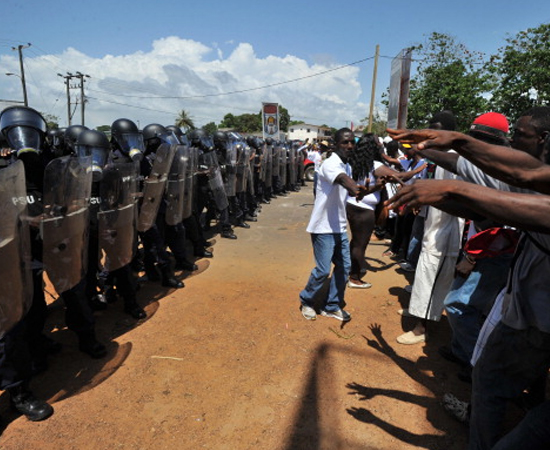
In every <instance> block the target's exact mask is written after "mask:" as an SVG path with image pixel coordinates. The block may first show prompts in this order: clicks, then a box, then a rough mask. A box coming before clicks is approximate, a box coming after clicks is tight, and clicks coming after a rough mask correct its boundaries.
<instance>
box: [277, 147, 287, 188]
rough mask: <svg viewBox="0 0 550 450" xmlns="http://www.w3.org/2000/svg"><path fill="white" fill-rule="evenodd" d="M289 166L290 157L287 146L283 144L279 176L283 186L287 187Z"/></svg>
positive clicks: (280, 151) (280, 153) (280, 148)
mask: <svg viewBox="0 0 550 450" xmlns="http://www.w3.org/2000/svg"><path fill="white" fill-rule="evenodd" d="M287 168H288V157H287V153H286V148H285V147H283V146H281V147H279V176H280V178H281V186H282V187H283V189H285V186H286V180H287V173H288V171H287Z"/></svg>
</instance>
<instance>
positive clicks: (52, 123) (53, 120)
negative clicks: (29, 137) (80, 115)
mask: <svg viewBox="0 0 550 450" xmlns="http://www.w3.org/2000/svg"><path fill="white" fill-rule="evenodd" d="M42 117H44V120H45V121H46V125H47V126H48V129H49V130H56V129H58V128H59V117H57V116H54V115H53V114H42Z"/></svg>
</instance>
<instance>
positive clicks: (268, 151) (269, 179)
mask: <svg viewBox="0 0 550 450" xmlns="http://www.w3.org/2000/svg"><path fill="white" fill-rule="evenodd" d="M264 160H265V187H266V188H270V187H271V186H272V184H273V147H272V146H271V145H267V146H266V147H265V153H264Z"/></svg>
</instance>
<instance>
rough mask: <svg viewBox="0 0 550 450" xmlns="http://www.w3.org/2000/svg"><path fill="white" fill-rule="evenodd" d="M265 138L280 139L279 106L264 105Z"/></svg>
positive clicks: (275, 104) (272, 104)
mask: <svg viewBox="0 0 550 450" xmlns="http://www.w3.org/2000/svg"><path fill="white" fill-rule="evenodd" d="M262 124H263V127H262V131H263V137H264V139H265V138H268V137H270V138H273V139H277V140H278V139H279V104H278V103H262Z"/></svg>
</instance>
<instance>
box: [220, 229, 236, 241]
mask: <svg viewBox="0 0 550 450" xmlns="http://www.w3.org/2000/svg"><path fill="white" fill-rule="evenodd" d="M220 236H221V237H222V238H226V239H237V236H236V235H235V233H233V230H232V229H231V228H230V229H228V230H223V231H222V232H221V234H220Z"/></svg>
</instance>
